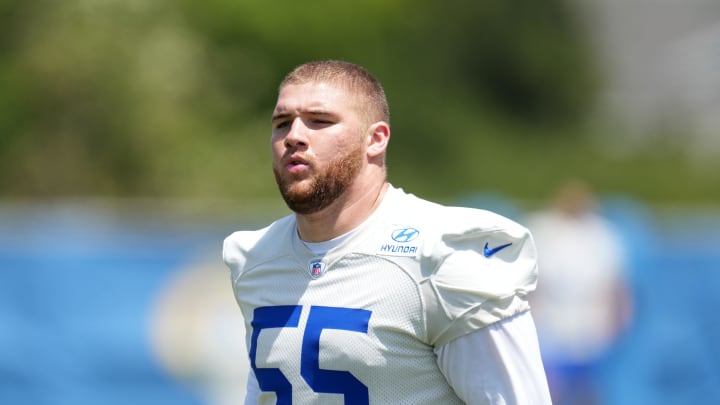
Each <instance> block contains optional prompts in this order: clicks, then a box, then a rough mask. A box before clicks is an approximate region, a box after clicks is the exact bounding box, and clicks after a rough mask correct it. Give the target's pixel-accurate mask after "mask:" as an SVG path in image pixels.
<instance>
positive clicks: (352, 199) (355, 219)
mask: <svg viewBox="0 0 720 405" xmlns="http://www.w3.org/2000/svg"><path fill="white" fill-rule="evenodd" d="M388 187H389V184H388V183H387V182H384V181H383V182H382V183H379V184H377V185H376V186H375V187H368V188H362V187H355V189H356V191H354V192H353V191H350V192H347V193H345V194H344V195H343V196H342V197H340V198H338V199H337V200H336V201H335V202H333V203H332V204H330V205H329V206H328V207H327V208H324V209H322V210H321V211H319V212H316V213H313V214H308V215H302V214H296V215H295V218H296V221H297V226H298V232H299V233H300V238H301V239H302V240H304V241H306V242H323V241H327V240H330V239H333V238H335V237H338V236H340V235H342V234H345V233H347V232H350V231H351V230H353V229H355V228H356V227H357V226H359V225H360V224H362V223H363V222H364V221H365V220H366V219H367V218H369V217H370V215H372V213H373V212H375V210H376V209H377V208H378V206H379V205H380V203H381V202H382V199H383V197H384V196H385V193H386V191H387V189H388Z"/></svg>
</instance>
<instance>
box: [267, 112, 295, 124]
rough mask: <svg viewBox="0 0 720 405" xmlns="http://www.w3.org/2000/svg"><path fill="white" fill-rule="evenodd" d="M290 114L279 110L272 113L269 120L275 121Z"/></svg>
mask: <svg viewBox="0 0 720 405" xmlns="http://www.w3.org/2000/svg"><path fill="white" fill-rule="evenodd" d="M290 115H291V114H290V113H287V112H279V113H277V114H273V116H272V120H271V121H273V122H275V121H280V120H284V119H286V118H288V117H290Z"/></svg>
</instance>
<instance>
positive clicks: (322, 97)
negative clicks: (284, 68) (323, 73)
mask: <svg viewBox="0 0 720 405" xmlns="http://www.w3.org/2000/svg"><path fill="white" fill-rule="evenodd" d="M354 98H355V97H353V96H352V94H351V93H350V92H348V91H347V90H346V89H345V88H343V87H342V86H339V85H337V84H335V83H328V82H306V83H299V84H286V85H285V86H283V87H282V88H281V89H280V94H279V95H278V100H277V103H276V105H275V111H279V110H295V109H312V110H329V109H334V108H337V107H339V106H342V105H347V104H348V103H351V102H352V101H353V100H354Z"/></svg>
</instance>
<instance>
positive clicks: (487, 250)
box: [483, 243, 512, 257]
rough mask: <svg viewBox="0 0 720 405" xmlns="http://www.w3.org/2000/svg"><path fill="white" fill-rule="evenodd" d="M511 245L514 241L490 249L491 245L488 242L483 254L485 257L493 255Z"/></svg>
mask: <svg viewBox="0 0 720 405" xmlns="http://www.w3.org/2000/svg"><path fill="white" fill-rule="evenodd" d="M510 245H512V243H506V244H504V245H500V246H497V247H494V248H492V249H490V247H489V246H488V244H487V243H485V248H483V254H484V255H485V257H490V256H492V255H494V254H495V253H497V252H499V251H501V250H503V249H505V248H506V247H508V246H510Z"/></svg>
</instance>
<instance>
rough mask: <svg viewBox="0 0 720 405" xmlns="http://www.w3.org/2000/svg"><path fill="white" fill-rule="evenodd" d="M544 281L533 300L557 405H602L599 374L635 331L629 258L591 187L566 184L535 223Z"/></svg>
mask: <svg viewBox="0 0 720 405" xmlns="http://www.w3.org/2000/svg"><path fill="white" fill-rule="evenodd" d="M527 226H528V228H529V229H530V231H531V232H532V234H533V236H534V238H535V243H536V244H537V248H538V252H539V253H538V261H539V272H540V281H539V282H538V287H537V289H536V291H534V292H533V293H532V294H531V296H530V302H531V304H532V308H533V315H534V317H535V320H536V322H537V328H538V335H539V338H540V346H541V351H542V353H543V358H544V360H545V367H546V371H547V375H548V380H549V384H550V391H551V394H552V398H553V403H554V404H555V405H591V404H599V403H600V402H601V397H600V395H599V391H598V386H597V374H596V371H597V370H596V367H597V365H598V362H599V361H600V360H602V359H603V358H604V357H605V355H606V354H607V352H608V350H609V349H610V348H611V346H612V344H613V343H614V341H615V340H616V338H617V336H618V334H619V333H620V332H621V331H622V330H623V329H624V327H625V326H627V323H628V321H629V319H630V308H631V299H630V293H629V291H628V288H627V287H626V282H625V274H624V272H625V270H626V269H625V254H624V252H623V249H622V246H621V243H620V241H619V238H618V235H617V234H616V232H615V230H614V228H613V226H612V225H611V223H610V222H609V221H608V220H606V219H605V218H604V217H603V216H601V215H600V213H599V211H598V207H597V200H596V198H595V196H594V193H593V191H592V189H591V188H590V186H589V185H588V184H587V183H585V182H584V181H582V180H578V179H572V180H568V181H566V182H564V183H563V184H561V185H560V186H559V187H558V189H557V190H556V193H555V194H554V196H553V198H552V200H551V202H550V206H549V207H548V208H546V209H544V210H542V211H538V212H535V213H532V214H531V215H530V216H529V218H528V221H527Z"/></svg>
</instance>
